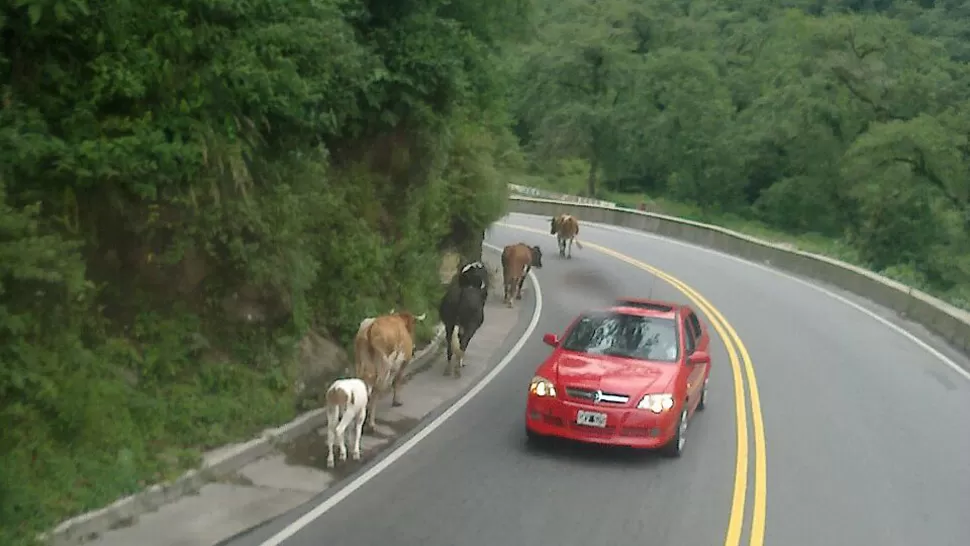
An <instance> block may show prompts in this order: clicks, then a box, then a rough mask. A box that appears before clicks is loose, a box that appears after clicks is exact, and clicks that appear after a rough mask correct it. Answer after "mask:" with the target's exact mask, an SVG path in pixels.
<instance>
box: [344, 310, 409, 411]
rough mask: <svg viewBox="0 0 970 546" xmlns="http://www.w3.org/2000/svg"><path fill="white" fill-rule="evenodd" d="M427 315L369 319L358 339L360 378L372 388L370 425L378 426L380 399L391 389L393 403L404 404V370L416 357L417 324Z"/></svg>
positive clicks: (355, 344) (407, 314)
mask: <svg viewBox="0 0 970 546" xmlns="http://www.w3.org/2000/svg"><path fill="white" fill-rule="evenodd" d="M425 316H426V314H425V315H421V316H417V317H416V316H414V315H412V314H411V313H408V312H400V313H393V312H392V313H390V314H387V315H382V316H379V317H376V318H375V317H369V318H365V319H364V320H363V321H361V323H360V328H358V330H357V336H356V337H355V338H354V357H355V360H356V364H357V370H356V371H357V374H356V375H357V377H359V378H361V379H363V380H364V382H365V383H366V384H367V385H368V386H369V387H371V389H372V392H371V396H370V397H369V398H368V400H367V427H368V428H369V429H370V430H373V429H374V425H375V419H374V417H375V415H374V414H375V413H376V409H377V400H378V399H379V398H380V397H381V396H382V395H384V394H387V391H388V390H392V391H393V393H394V395H393V398H392V400H391V405H392V406H400V405H401V401H400V399H399V398H398V389H399V388H400V383H401V379H402V378H403V377H404V370H405V369H406V368H407V365H408V363H409V362H410V361H411V358H412V357H413V356H414V326H415V324H416V323H417V322H419V321H422V320H424V318H425Z"/></svg>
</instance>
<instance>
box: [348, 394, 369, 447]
mask: <svg viewBox="0 0 970 546" xmlns="http://www.w3.org/2000/svg"><path fill="white" fill-rule="evenodd" d="M366 418H367V406H364V407H363V408H361V410H360V413H358V414H357V416H356V417H354V422H353V424H352V425H351V427H352V429H351V434H352V438H353V440H352V441H351V443H350V445H351V451H350V458H351V459H353V460H355V461H359V460H360V436H361V434H363V432H364V420H365V419H366Z"/></svg>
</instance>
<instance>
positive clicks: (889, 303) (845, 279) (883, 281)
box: [508, 192, 970, 366]
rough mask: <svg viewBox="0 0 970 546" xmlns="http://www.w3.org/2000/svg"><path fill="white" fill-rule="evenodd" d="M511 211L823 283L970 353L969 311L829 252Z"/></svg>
mask: <svg viewBox="0 0 970 546" xmlns="http://www.w3.org/2000/svg"><path fill="white" fill-rule="evenodd" d="M518 193H521V192H518ZM508 210H509V212H518V213H524V214H538V215H543V216H552V215H553V214H558V213H562V212H568V213H570V214H574V215H576V216H578V217H579V218H580V220H581V221H582V220H586V221H589V222H596V223H601V224H608V225H614V226H622V227H626V228H629V229H633V230H637V231H644V232H648V233H655V234H657V235H660V236H662V237H668V238H671V239H677V240H680V241H683V242H686V243H691V244H696V245H699V246H703V247H707V248H710V249H713V250H717V251H720V252H724V253H726V254H731V255H734V256H737V257H738V258H741V259H744V260H748V261H750V262H754V263H762V264H765V265H767V266H770V267H774V268H777V269H781V270H785V271H788V272H790V273H794V274H796V275H800V276H803V277H807V278H810V279H815V280H818V281H822V282H824V283H828V284H830V285H832V286H836V287H838V288H841V289H842V290H845V291H846V292H850V293H853V294H855V295H857V296H861V297H863V298H865V299H867V300H869V301H872V302H875V303H877V304H879V305H882V306H884V307H887V308H889V309H892V310H893V311H895V312H896V313H898V314H899V315H900V316H902V317H905V318H906V319H908V320H911V321H913V322H915V323H918V324H920V325H922V326H923V327H925V328H926V329H927V330H929V331H930V332H932V333H934V334H936V335H938V336H940V337H941V338H943V339H944V340H946V341H947V342H948V343H949V344H950V346H951V347H953V348H954V349H956V350H957V351H959V352H961V353H963V354H964V355H967V356H970V313H968V312H966V311H964V310H962V309H958V308H957V307H954V306H953V305H950V304H948V303H946V302H944V301H942V300H940V299H938V298H935V297H933V296H931V295H929V294H926V293H925V292H922V291H920V290H917V289H915V288H913V287H910V286H906V285H904V284H902V283H899V282H897V281H894V280H892V279H889V278H887V277H884V276H882V275H879V274H877V273H874V272H872V271H868V270H866V269H863V268H861V267H857V266H854V265H852V264H848V263H845V262H841V261H839V260H835V259H833V258H829V257H827V256H821V255H818V254H812V253H809V252H803V251H800V250H794V249H791V248H786V247H785V246H783V245H779V244H775V243H771V242H768V241H763V240H761V239H757V238H755V237H751V236H748V235H745V234H743V233H738V232H735V231H731V230H729V229H725V228H722V227H720V226H713V225H708V224H702V223H700V222H694V221H692V220H685V219H683V218H677V217H675V216H667V215H664V214H657V213H651V212H644V211H639V210H633V209H627V208H621V207H616V206H612V207H611V206H601V205H594V204H588V203H578V202H575V201H565V200H557V199H547V198H537V197H525V196H521V195H509V207H508ZM958 364H959V365H961V366H962V365H964V363H963V362H959V363H958Z"/></svg>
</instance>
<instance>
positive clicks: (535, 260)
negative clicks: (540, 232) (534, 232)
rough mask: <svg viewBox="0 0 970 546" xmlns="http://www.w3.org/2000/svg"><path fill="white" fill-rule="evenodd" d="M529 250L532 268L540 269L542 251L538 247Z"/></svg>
mask: <svg viewBox="0 0 970 546" xmlns="http://www.w3.org/2000/svg"><path fill="white" fill-rule="evenodd" d="M529 250H531V251H532V267H534V268H536V269H542V249H541V248H539V245H536V246H533V247H530V248H529Z"/></svg>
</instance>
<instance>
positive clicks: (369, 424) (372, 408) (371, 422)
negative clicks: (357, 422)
mask: <svg viewBox="0 0 970 546" xmlns="http://www.w3.org/2000/svg"><path fill="white" fill-rule="evenodd" d="M378 394H379V393H378V391H377V389H372V390H371V395H370V397H369V398H368V399H367V421H366V425H365V428H366V429H367V431H368V432H376V431H377V420H376V419H375V418H374V417H375V415H376V414H377V411H376V410H377V399H378Z"/></svg>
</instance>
